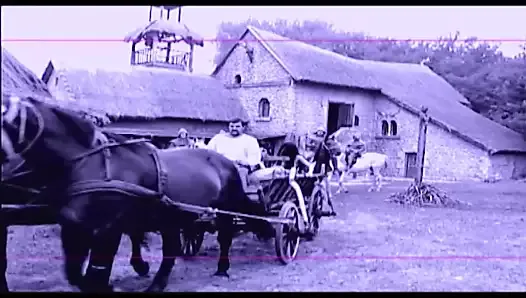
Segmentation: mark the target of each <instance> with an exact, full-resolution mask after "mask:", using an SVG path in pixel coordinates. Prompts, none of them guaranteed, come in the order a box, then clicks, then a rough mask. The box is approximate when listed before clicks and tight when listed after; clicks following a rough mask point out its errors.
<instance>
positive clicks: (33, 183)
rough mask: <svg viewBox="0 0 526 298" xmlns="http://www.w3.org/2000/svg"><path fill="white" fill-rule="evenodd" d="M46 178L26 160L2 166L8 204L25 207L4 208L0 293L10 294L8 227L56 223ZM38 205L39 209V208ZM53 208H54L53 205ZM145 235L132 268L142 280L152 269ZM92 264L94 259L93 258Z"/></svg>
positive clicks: (135, 244)
mask: <svg viewBox="0 0 526 298" xmlns="http://www.w3.org/2000/svg"><path fill="white" fill-rule="evenodd" d="M45 177H46V175H45V174H43V173H38V172H37V171H34V170H32V169H31V168H29V166H28V165H27V163H26V162H25V160H23V159H20V158H19V159H15V160H12V161H11V162H10V163H7V164H5V165H3V167H2V183H0V191H1V193H2V197H3V198H4V202H5V199H6V198H16V200H13V199H11V200H10V201H13V203H14V202H20V205H22V207H21V208H5V207H3V208H1V209H0V210H1V212H2V223H1V225H2V226H1V227H0V229H1V230H0V241H1V242H0V258H1V259H0V274H2V276H1V277H0V292H9V287H8V284H7V278H6V274H7V255H6V250H7V241H8V239H7V228H8V226H9V225H12V224H18V225H29V224H31V225H40V224H51V223H56V221H57V218H58V214H57V213H56V212H55V210H54V208H52V205H53V201H52V199H53V198H51V195H50V194H48V193H46V185H45V184H46V183H45V181H46V180H45ZM35 205H36V206H35ZM50 205H51V206H50ZM142 236H143V235H141V234H138V235H132V236H131V237H130V240H131V242H132V255H131V257H130V265H131V266H132V267H133V269H134V271H135V272H136V273H137V274H138V275H139V276H141V277H144V276H147V275H148V273H149V271H150V266H149V264H148V262H146V261H145V260H144V259H143V258H142V254H141V246H146V245H147V243H146V242H145V239H142V238H143V237H142ZM89 258H90V261H89V263H91V258H92V256H90V257H89ZM88 266H89V265H88Z"/></svg>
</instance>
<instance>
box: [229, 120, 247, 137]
mask: <svg viewBox="0 0 526 298" xmlns="http://www.w3.org/2000/svg"><path fill="white" fill-rule="evenodd" d="M243 131H244V125H243V121H242V120H241V119H239V118H236V119H233V120H231V121H230V122H229V123H228V132H229V133H230V135H231V136H233V137H238V136H240V135H242V134H243Z"/></svg>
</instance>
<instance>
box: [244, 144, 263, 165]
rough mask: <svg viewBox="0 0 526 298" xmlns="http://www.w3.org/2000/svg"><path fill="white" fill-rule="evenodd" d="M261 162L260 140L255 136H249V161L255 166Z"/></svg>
mask: <svg viewBox="0 0 526 298" xmlns="http://www.w3.org/2000/svg"><path fill="white" fill-rule="evenodd" d="M260 162H261V149H260V148H259V144H258V140H257V139H256V138H254V137H249V138H247V163H248V164H249V165H250V166H251V167H253V166H255V165H257V164H259V163H260Z"/></svg>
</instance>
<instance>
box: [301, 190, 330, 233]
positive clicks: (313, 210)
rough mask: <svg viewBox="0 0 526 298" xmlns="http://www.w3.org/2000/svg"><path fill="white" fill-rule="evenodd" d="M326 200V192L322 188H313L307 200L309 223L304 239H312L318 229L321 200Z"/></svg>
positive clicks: (321, 206) (321, 207)
mask: <svg viewBox="0 0 526 298" xmlns="http://www.w3.org/2000/svg"><path fill="white" fill-rule="evenodd" d="M326 200H327V193H326V192H325V191H324V190H323V189H322V188H318V189H315V190H314V192H313V193H312V197H311V199H310V200H309V206H308V209H307V210H308V214H309V218H310V225H309V228H308V229H307V233H306V235H305V238H306V240H308V241H312V240H313V239H314V238H316V236H318V233H319V231H320V225H321V217H322V216H321V215H322V212H323V202H324V201H326Z"/></svg>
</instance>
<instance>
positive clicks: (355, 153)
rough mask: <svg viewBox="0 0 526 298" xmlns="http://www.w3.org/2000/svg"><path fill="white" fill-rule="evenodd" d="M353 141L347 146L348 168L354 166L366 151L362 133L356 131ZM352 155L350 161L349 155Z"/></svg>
mask: <svg viewBox="0 0 526 298" xmlns="http://www.w3.org/2000/svg"><path fill="white" fill-rule="evenodd" d="M352 139H353V141H352V142H351V143H350V144H347V147H346V148H345V163H346V164H347V169H350V168H352V166H353V165H354V164H355V163H356V161H357V160H358V158H360V157H362V154H363V153H364V152H365V142H364V141H362V140H361V138H360V135H359V134H358V133H355V134H354V135H353V136H352ZM351 155H352V160H351V161H349V157H350V156H351Z"/></svg>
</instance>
